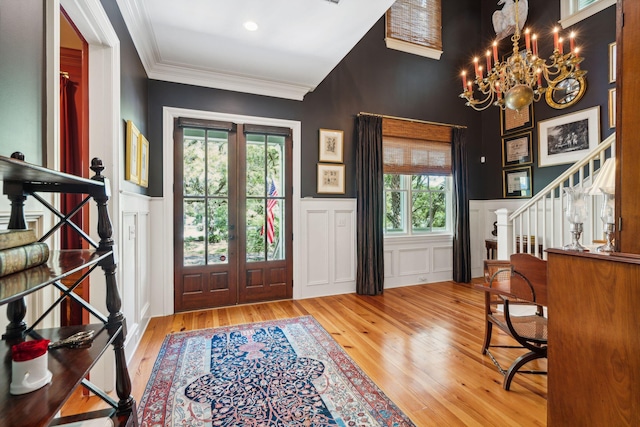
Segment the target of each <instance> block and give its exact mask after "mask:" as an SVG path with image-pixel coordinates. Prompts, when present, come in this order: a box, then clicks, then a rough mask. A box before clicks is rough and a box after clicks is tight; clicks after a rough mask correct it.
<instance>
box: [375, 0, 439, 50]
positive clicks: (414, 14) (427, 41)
mask: <svg viewBox="0 0 640 427" xmlns="http://www.w3.org/2000/svg"><path fill="white" fill-rule="evenodd" d="M440 1H441V0H397V1H396V2H395V3H394V4H393V5H392V6H391V8H390V9H389V10H388V11H387V15H386V21H387V38H391V39H396V40H400V41H403V42H406V43H412V44H415V45H419V46H424V47H427V48H431V49H435V50H438V51H442V19H441V18H442V13H441V7H440Z"/></svg>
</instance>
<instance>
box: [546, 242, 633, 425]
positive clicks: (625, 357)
mask: <svg viewBox="0 0 640 427" xmlns="http://www.w3.org/2000/svg"><path fill="white" fill-rule="evenodd" d="M547 253H548V274H549V289H548V292H549V312H550V313H551V315H550V316H549V379H548V386H549V395H548V405H547V415H548V416H547V425H548V426H551V427H553V426H566V425H576V426H578V425H584V426H586V425H593V426H595V425H602V426H605V425H607V426H614V425H615V426H637V425H640V332H639V331H640V312H639V311H638V307H640V256H638V255H626V254H619V253H613V254H611V255H604V254H595V253H586V252H582V253H580V252H570V251H563V250H559V249H549V250H548V251H547Z"/></svg>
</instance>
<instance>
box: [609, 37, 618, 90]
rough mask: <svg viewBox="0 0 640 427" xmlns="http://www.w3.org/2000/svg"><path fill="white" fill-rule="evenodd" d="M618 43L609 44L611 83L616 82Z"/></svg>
mask: <svg viewBox="0 0 640 427" xmlns="http://www.w3.org/2000/svg"><path fill="white" fill-rule="evenodd" d="M616 54H617V48H616V42H613V43H609V83H614V82H615V81H616Z"/></svg>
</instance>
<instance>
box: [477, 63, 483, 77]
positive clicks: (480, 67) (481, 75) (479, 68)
mask: <svg viewBox="0 0 640 427" xmlns="http://www.w3.org/2000/svg"><path fill="white" fill-rule="evenodd" d="M478 70H480V80H482V79H483V78H484V74H482V65H481V66H479V67H478Z"/></svg>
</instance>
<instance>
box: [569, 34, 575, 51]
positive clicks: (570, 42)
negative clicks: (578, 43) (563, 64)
mask: <svg viewBox="0 0 640 427" xmlns="http://www.w3.org/2000/svg"><path fill="white" fill-rule="evenodd" d="M575 37H576V33H574V32H573V31H571V35H570V36H569V45H570V47H571V52H573V51H574V49H575V46H574V39H575Z"/></svg>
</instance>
